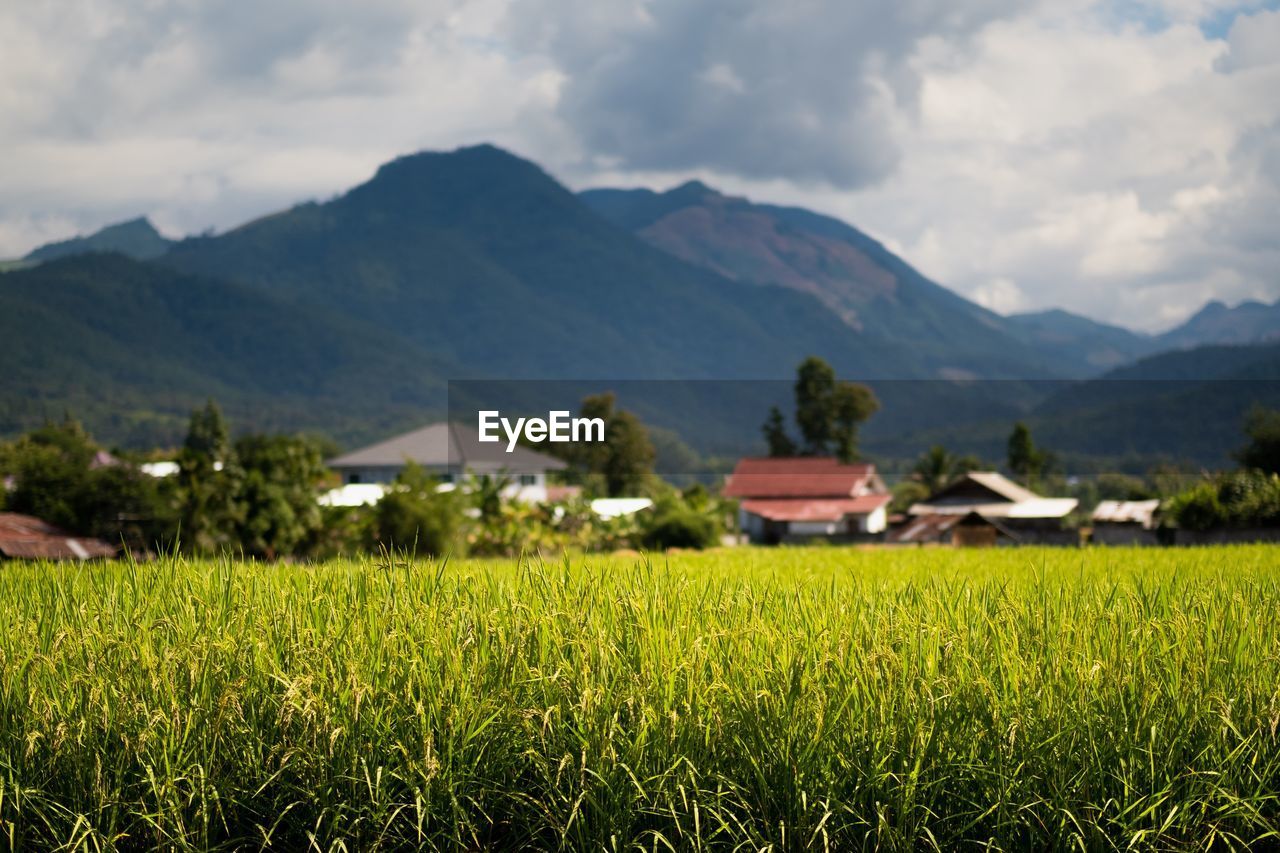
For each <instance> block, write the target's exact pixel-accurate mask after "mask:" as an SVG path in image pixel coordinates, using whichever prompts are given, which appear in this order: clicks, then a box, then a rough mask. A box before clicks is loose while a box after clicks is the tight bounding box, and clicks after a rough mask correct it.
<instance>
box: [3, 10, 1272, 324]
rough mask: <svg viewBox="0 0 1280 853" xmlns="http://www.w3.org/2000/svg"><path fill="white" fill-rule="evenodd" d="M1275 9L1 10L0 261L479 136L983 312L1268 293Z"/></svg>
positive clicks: (1094, 308)
mask: <svg viewBox="0 0 1280 853" xmlns="http://www.w3.org/2000/svg"><path fill="white" fill-rule="evenodd" d="M1278 7H1280V0H1249V2H1244V1H1243V0H1233V1H1231V0H1150V2H1143V0H1113V2H1089V0H1041V2H1031V1H1030V0H1028V2H1017V0H884V2H857V0H789V2H786V3H781V2H777V0H736V2H728V0H638V1H637V0H618V2H613V0H601V2H581V0H579V2H569V0H466V2H455V0H425V2H424V0H362V2H359V3H352V2H348V0H265V2H263V3H259V4H255V5H254V6H253V7H252V12H251V13H249V12H247V11H246V7H245V6H244V4H242V3H239V2H232V0H226V1H225V2H218V1H216V0H207V2H200V0H79V2H76V0H49V2H42V3H5V4H3V5H2V6H0V43H2V44H4V45H5V48H4V51H3V52H0V155H2V156H3V167H0V257H4V256H17V255H20V254H22V253H24V252H25V251H27V250H29V249H30V248H32V247H34V246H35V245H38V244H40V243H42V242H45V241H48V240H50V239H54V238H60V237H65V236H69V235H72V234H75V233H79V232H85V231H88V230H92V229H93V228H95V227H97V226H100V225H102V224H105V223H109V222H113V221H118V220H120V219H123V218H128V217H132V216H136V215H140V214H145V215H148V216H150V217H151V218H152V220H153V221H154V222H156V223H157V225H158V226H159V227H160V228H161V229H162V230H163V231H165V232H166V233H168V234H170V235H173V236H177V235H181V234H188V233H194V232H199V231H204V230H206V229H210V228H212V229H215V230H220V229H224V228H227V227H230V226H233V225H235V224H238V223H239V222H242V221H244V220H246V219H248V218H251V217H254V216H257V215H260V214H262V213H266V212H269V211H271V210H273V209H277V208H280V207H282V206H286V205H289V204H292V203H294V202H297V201H301V200H306V199H310V198H324V197H327V196H330V195H333V194H335V193H337V192H340V191H341V190H343V189H345V188H346V187H349V186H350V185H352V184H354V183H357V182H359V181H361V180H364V179H366V178H367V177H369V176H370V175H371V174H372V173H373V170H374V169H375V168H376V166H377V165H378V164H379V163H381V162H383V161H385V160H387V159H389V158H390V157H392V156H395V155H397V154H402V153H407V152H410V151H414V150H418V149H423V148H450V147H454V146H457V145H461V144H469V143H474V142H481V141H493V142H496V143H498V144H500V145H503V146H505V147H508V148H510V149H511V150H513V151H515V152H517V153H520V154H523V155H525V156H528V157H530V158H532V159H535V160H537V161H538V162H539V163H541V164H542V165H543V166H544V167H546V168H547V169H548V170H549V171H550V172H552V174H554V175H556V176H557V177H558V178H560V179H561V180H563V181H564V182H566V183H567V184H569V185H570V186H572V187H574V188H583V187H587V186H596V185H628V186H631V185H646V186H652V187H655V188H665V187H668V186H671V185H673V184H676V183H680V182H682V181H684V180H686V179H688V178H689V177H694V176H696V177H700V178H702V179H703V180H705V181H707V182H708V183H711V184H713V185H715V186H718V187H720V188H722V189H724V190H726V191H730V192H732V193H735V194H743V195H747V196H750V197H752V198H754V199H758V200H766V201H774V202H783V203H796V204H801V205H804V206H807V207H812V208H814V209H818V210H822V211H824V212H828V213H832V214H835V215H837V216H840V217H841V218H844V219H846V220H847V221H849V222H851V223H852V224H854V225H857V226H859V227H861V228H862V229H863V230H866V231H868V232H870V233H871V234H873V235H874V236H876V237H878V238H880V239H881V240H883V241H884V242H885V243H887V244H888V245H889V246H890V248H892V249H894V250H895V251H898V252H900V253H901V254H902V255H903V256H905V257H906V258H907V259H908V260H909V261H910V262H912V263H913V264H915V265H916V266H917V267H919V268H920V269H921V270H922V271H924V272H925V273H926V274H928V275H930V276H932V277H934V278H935V279H937V280H939V281H940V282H942V283H944V284H947V285H948V286H950V287H953V288H955V289H956V290H958V291H960V292H962V293H964V294H965V295H967V296H969V297H971V298H974V299H976V300H978V301H979V302H982V303H983V304H985V305H988V306H989V307H992V308H995V309H997V310H999V311H1002V312H1010V311H1020V310H1032V309H1039V308H1046V307H1052V306H1060V307H1065V308H1068V309H1070V310H1073V311H1077V312H1080V313H1083V314H1086V315H1089V316H1091V317H1095V318H1097V319H1102V320H1107V321H1111V322H1118V323H1123V324H1126V325H1130V326H1133V327H1135V328H1143V329H1148V330H1158V329H1162V328H1166V327H1168V326H1170V325H1173V324H1175V323H1176V322H1178V321H1179V320H1181V319H1183V318H1184V317H1185V316H1186V315H1187V314H1188V313H1190V312H1192V311H1194V310H1195V309H1196V308H1198V307H1199V306H1200V305H1201V304H1203V303H1204V302H1205V301H1206V300H1208V299H1211V298H1217V299H1222V300H1224V301H1226V302H1228V303H1235V302H1238V301H1240V300H1243V299H1249V298H1256V299H1265V300H1267V301H1273V300H1275V299H1277V298H1280V217H1278V216H1277V214H1278V213H1280V96H1277V95H1276V93H1277V92H1280V8H1278Z"/></svg>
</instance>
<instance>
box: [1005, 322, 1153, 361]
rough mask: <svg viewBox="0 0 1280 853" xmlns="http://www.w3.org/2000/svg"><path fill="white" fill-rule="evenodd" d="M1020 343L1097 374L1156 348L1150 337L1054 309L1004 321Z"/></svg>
mask: <svg viewBox="0 0 1280 853" xmlns="http://www.w3.org/2000/svg"><path fill="white" fill-rule="evenodd" d="M1005 320H1006V321H1007V324H1008V327H1009V328H1010V329H1011V330H1012V331H1013V333H1014V334H1015V335H1017V336H1018V337H1019V338H1020V339H1021V340H1022V341H1024V342H1025V343H1027V344H1030V345H1032V346H1036V347H1040V348H1042V349H1045V350H1052V351H1054V352H1056V353H1058V354H1059V356H1060V357H1062V358H1066V359H1070V360H1072V361H1075V362H1078V363H1080V364H1082V365H1086V366H1087V367H1088V368H1091V369H1093V370H1094V371H1097V372H1101V371H1104V370H1109V369H1111V368H1115V367H1119V366H1120V365H1123V364H1128V363H1130V362H1132V361H1134V360H1135V359H1139V358H1142V357H1143V356H1146V355H1150V354H1151V353H1153V352H1155V351H1156V350H1157V349H1159V348H1160V345H1159V344H1158V343H1157V342H1156V341H1155V340H1154V339H1153V338H1152V337H1151V336H1150V335H1143V334H1140V333H1138V332H1133V331H1130V330H1129V329H1126V328H1123V327H1121V326H1112V325H1108V324H1106V323H1099V322H1097V321H1095V320H1090V319H1089V318H1088V317H1082V316H1080V315H1079V314H1072V313H1070V312H1069V311H1063V310H1062V309H1059V308H1054V309H1051V310H1049V311H1037V312H1034V313H1027V314H1012V315H1010V316H1008V317H1006V318H1005Z"/></svg>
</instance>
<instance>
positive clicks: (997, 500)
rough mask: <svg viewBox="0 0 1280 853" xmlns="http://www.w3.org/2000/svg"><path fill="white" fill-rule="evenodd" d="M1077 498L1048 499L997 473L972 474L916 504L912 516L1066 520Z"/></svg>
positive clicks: (981, 472) (977, 472)
mask: <svg viewBox="0 0 1280 853" xmlns="http://www.w3.org/2000/svg"><path fill="white" fill-rule="evenodd" d="M1079 503H1080V502H1079V501H1078V500H1076V499H1075V498H1045V497H1041V496H1040V495H1037V494H1036V493H1035V492H1033V491H1031V490H1030V489H1024V488H1023V487H1022V486H1019V485H1018V484H1017V483H1015V482H1013V481H1012V480H1010V479H1009V478H1008V477H1005V476H1004V475H1003V474H1000V473H998V472H996V471H970V472H969V473H968V474H965V475H964V476H963V477H961V478H960V479H958V480H956V481H955V482H954V483H952V484H950V485H949V486H947V487H946V488H945V489H942V490H941V491H939V492H936V493H935V494H933V495H932V496H931V497H930V498H929V499H928V500H926V501H922V502H920V503H918V504H913V505H912V506H911V508H910V509H908V510H907V512H908V514H910V515H917V516H918V515H933V514H943V515H967V514H968V513H970V512H978V513H979V514H981V515H982V516H983V517H984V518H986V519H988V520H990V519H993V518H1022V519H1034V518H1063V517H1064V516H1067V515H1070V514H1071V512H1072V511H1073V510H1074V509H1075V508H1076V507H1077V506H1078V505H1079Z"/></svg>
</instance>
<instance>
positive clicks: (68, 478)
mask: <svg viewBox="0 0 1280 853" xmlns="http://www.w3.org/2000/svg"><path fill="white" fill-rule="evenodd" d="M583 411H584V413H587V414H589V415H590V416H593V417H594V416H601V417H604V418H605V421H606V425H607V426H606V442H605V444H603V445H583V446H581V447H577V446H573V445H568V446H561V447H562V448H563V449H562V450H561V452H562V453H563V454H564V455H565V457H566V459H567V460H568V461H569V462H570V468H569V471H568V473H567V477H566V478H565V479H567V480H568V481H569V482H573V483H578V484H580V485H581V491H580V495H579V496H578V497H575V498H573V499H571V500H567V501H563V502H560V503H557V504H555V505H532V504H525V503H521V502H517V501H512V500H508V499H506V498H505V497H504V493H505V492H506V490H507V487H508V486H510V485H511V480H510V479H508V478H506V477H504V476H480V477H476V478H471V479H468V480H466V481H465V482H463V483H461V484H459V486H458V487H457V488H453V487H451V486H446V485H444V484H442V483H441V482H440V481H438V480H437V479H435V478H434V477H432V476H431V475H430V474H429V473H428V472H427V471H425V470H423V469H422V468H420V467H417V466H414V465H409V466H408V467H406V468H405V470H404V471H403V472H402V473H401V474H400V476H399V477H398V478H397V479H396V481H395V482H394V483H392V484H390V485H389V487H388V490H387V492H386V494H385V495H384V497H383V498H382V499H381V500H380V501H378V503H376V504H374V505H372V506H359V507H339V506H323V505H321V503H320V502H319V500H318V499H319V497H320V495H321V494H322V493H323V492H324V491H326V490H327V489H330V488H333V487H335V486H338V485H339V479H338V477H337V476H336V475H335V474H333V473H332V472H331V471H329V470H328V468H326V467H325V464H324V460H325V459H326V458H329V457H331V456H332V455H334V454H335V453H336V451H337V448H336V447H334V446H333V445H332V444H331V443H329V442H327V441H326V440H324V439H320V438H316V437H311V436H305V435H280V434H266V433H251V434H247V435H243V436H240V437H239V438H236V439H234V440H233V439H232V436H231V431H230V429H229V427H228V424H227V422H226V420H225V418H224V417H223V416H222V413H221V412H220V410H219V409H218V407H217V406H216V405H215V404H214V403H212V402H210V403H208V404H207V405H206V406H204V407H203V408H201V409H198V410H197V411H195V412H193V413H192V414H191V417H190V421H189V425H188V429H187V434H186V438H185V440H184V441H183V443H182V446H181V447H180V448H178V449H177V451H176V452H175V453H168V454H159V453H153V454H150V456H152V457H155V456H159V455H164V456H165V457H166V460H167V461H169V460H171V461H174V462H176V469H177V470H176V472H174V473H172V475H170V476H152V475H151V474H148V473H146V471H145V470H144V469H143V467H142V466H143V464H144V463H145V462H147V461H149V459H148V456H145V455H142V454H136V453H116V454H112V453H108V452H106V451H105V450H104V449H103V448H101V447H100V446H99V445H98V444H97V443H96V442H95V441H94V440H93V438H92V436H90V435H89V433H88V432H87V431H86V430H85V429H84V428H83V427H82V426H81V425H80V424H79V423H78V422H77V421H75V420H74V419H72V418H70V417H68V418H66V419H64V420H63V421H62V422H61V423H57V424H46V425H45V426H43V427H40V428H39V429H36V430H33V431H32V432H30V433H28V434H26V435H24V436H22V437H21V438H19V439H17V440H15V441H13V442H10V443H7V444H0V478H3V481H4V488H3V490H0V508H2V509H4V510H7V511H10V512H18V513H25V514H28V515H33V516H36V517H38V518H41V519H43V520H44V521H47V522H49V523H51V524H54V525H57V526H58V527H61V528H63V529H65V530H67V531H69V532H71V533H73V534H76V535H80V536H93V537H97V538H100V539H103V540H105V541H107V542H108V543H111V544H114V545H117V546H119V547H120V548H121V550H122V551H126V552H129V553H133V554H135V555H152V554H156V553H162V552H163V553H173V552H180V553H186V554H202V555H203V554H216V553H224V552H231V553H236V554H243V555H245V556H249V557H255V558H260V559H267V560H270V559H279V558H286V557H287V558H303V559H323V558H329V557H334V556H341V555H356V554H361V553H370V552H378V551H381V550H383V549H394V550H396V551H404V552H410V553H413V554H432V555H442V554H455V555H462V554H475V555H504V556H509V555H515V554H519V553H521V552H522V551H544V552H547V551H562V550H566V549H577V550H604V549H616V548H649V549H662V548H669V547H683V548H702V547H708V546H711V545H714V544H716V543H717V542H718V541H719V540H720V537H721V535H722V534H723V533H725V532H727V531H728V530H730V529H732V527H733V524H734V521H733V508H732V506H731V505H729V504H726V503H724V502H722V501H720V500H719V499H718V498H715V497H713V496H712V495H711V494H710V493H709V492H708V491H707V490H706V489H705V488H702V487H700V486H694V487H691V488H689V489H686V490H684V491H678V490H676V489H674V488H673V487H671V486H669V485H667V484H666V483H664V482H663V481H662V480H661V479H660V478H658V477H657V476H656V475H655V474H654V472H653V459H654V451H653V447H652V445H651V443H650V441H649V439H648V435H647V432H646V431H645V428H644V426H643V424H641V423H640V422H639V420H638V419H637V418H635V417H634V415H632V414H630V413H629V412H625V411H621V410H618V409H617V408H616V407H615V406H614V401H613V398H612V395H600V396H598V397H593V398H588V399H587V400H585V401H584V403H583ZM150 461H154V459H151V460H150ZM618 494H625V495H631V496H646V497H650V498H652V500H653V502H654V505H653V507H652V508H651V509H649V510H647V511H645V512H643V513H642V514H638V515H633V516H624V517H620V518H612V519H605V518H601V517H599V516H598V515H597V514H596V513H594V512H593V511H592V510H591V506H590V502H589V498H591V497H594V496H598V495H599V496H605V495H618Z"/></svg>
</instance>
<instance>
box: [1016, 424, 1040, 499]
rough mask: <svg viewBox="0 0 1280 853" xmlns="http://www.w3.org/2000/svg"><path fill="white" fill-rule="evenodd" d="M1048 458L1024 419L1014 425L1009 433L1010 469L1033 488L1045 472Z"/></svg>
mask: <svg viewBox="0 0 1280 853" xmlns="http://www.w3.org/2000/svg"><path fill="white" fill-rule="evenodd" d="M1046 462H1047V458H1046V456H1045V454H1044V452H1043V451H1041V450H1040V449H1039V448H1037V447H1036V445H1035V442H1034V441H1033V440H1032V439H1031V430H1030V429H1028V428H1027V425H1026V424H1025V423H1023V422H1022V421H1018V422H1017V423H1016V424H1014V425H1013V432H1011V433H1010V434H1009V444H1008V457H1007V464H1008V466H1009V470H1010V471H1011V472H1012V473H1013V475H1014V476H1015V477H1017V478H1018V479H1019V480H1021V481H1022V483H1023V484H1024V485H1026V486H1029V487H1031V488H1034V487H1035V484H1036V482H1037V481H1038V480H1039V479H1040V476H1041V474H1042V473H1044V469H1045V464H1046Z"/></svg>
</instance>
